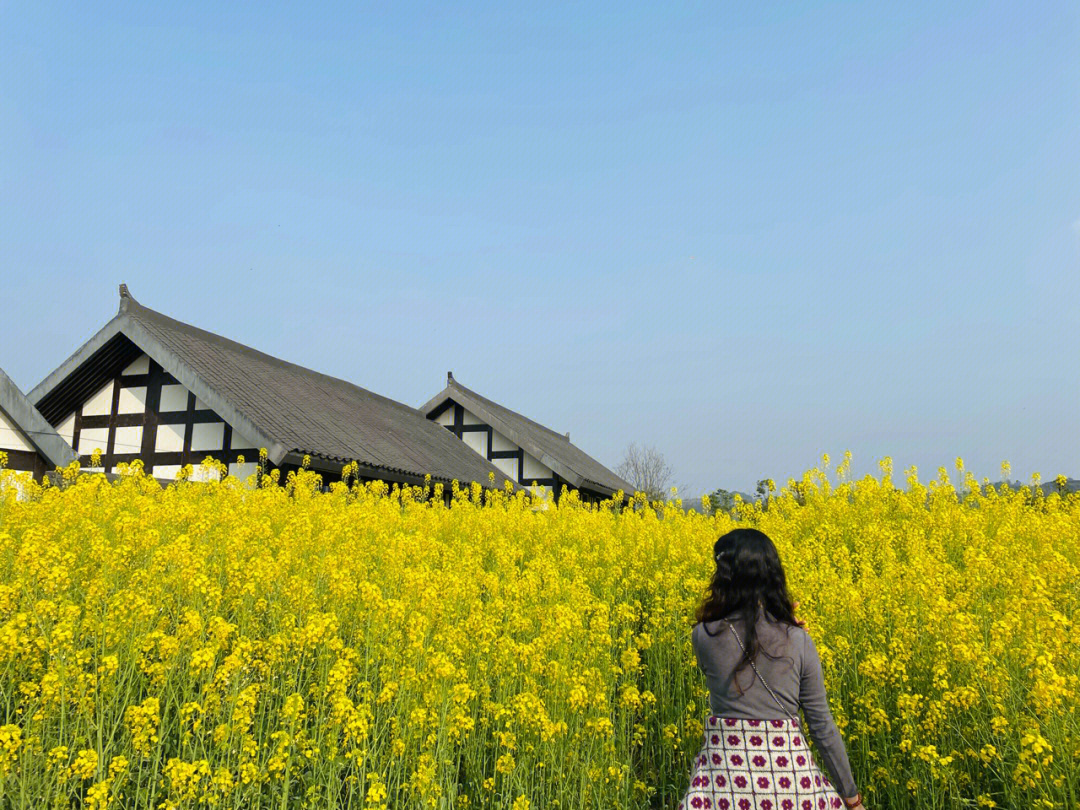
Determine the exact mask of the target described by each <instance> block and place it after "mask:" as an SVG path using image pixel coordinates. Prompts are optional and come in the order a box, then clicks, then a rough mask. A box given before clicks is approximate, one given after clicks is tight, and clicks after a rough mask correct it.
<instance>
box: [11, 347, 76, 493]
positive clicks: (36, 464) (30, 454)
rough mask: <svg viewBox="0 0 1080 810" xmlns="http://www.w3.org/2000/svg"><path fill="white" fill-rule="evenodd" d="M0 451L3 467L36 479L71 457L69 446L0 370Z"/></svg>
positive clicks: (68, 460) (65, 463) (65, 462)
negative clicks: (2, 456) (4, 463)
mask: <svg viewBox="0 0 1080 810" xmlns="http://www.w3.org/2000/svg"><path fill="white" fill-rule="evenodd" d="M0 452H3V453H4V454H5V455H6V456H7V468H8V469H9V470H19V471H21V472H29V473H32V474H33V476H34V478H38V479H40V478H41V477H42V476H44V475H45V473H47V472H49V471H50V470H53V469H55V468H56V467H66V466H67V465H68V464H70V463H71V462H73V461H74V460H75V451H74V450H72V449H71V447H70V445H68V444H67V442H65V441H64V440H63V439H62V438H60V436H59V434H58V433H57V432H56V430H55V429H54V428H53V426H52V425H50V424H49V423H48V422H47V421H46V420H45V417H43V416H42V415H41V414H40V413H39V412H38V409H37V408H35V407H34V406H33V405H31V404H30V400H28V399H27V398H26V397H25V396H24V395H23V392H22V391H20V390H19V387H18V386H17V385H15V383H14V382H12V380H11V378H10V377H8V375H7V374H5V373H4V372H3V370H2V369H0Z"/></svg>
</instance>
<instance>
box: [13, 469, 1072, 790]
mask: <svg viewBox="0 0 1080 810" xmlns="http://www.w3.org/2000/svg"><path fill="white" fill-rule="evenodd" d="M828 463H829V462H828V459H827V458H825V459H823V464H822V469H816V470H811V471H809V472H808V473H806V474H805V475H804V476H803V478H802V479H801V480H798V481H795V480H792V481H789V482H788V484H787V486H786V487H783V488H780V489H779V491H778V492H777V491H776V488H775V485H774V486H773V487H770V490H771V494H772V497H770V499H769V501H768V503H767V508H763V507H762V504H738V505H737V507H736V509H735V510H734V512H733V513H732V514H730V515H729V514H725V513H721V514H717V515H701V514H696V513H693V512H684V511H683V510H682V509H680V508H678V504H677V503H675V504H670V503H669V504H666V505H665V504H659V503H657V504H651V505H650V504H648V503H647V502H646V501H645V500H644V499H643V497H642V496H637V497H636V498H634V499H633V501H632V503H631V504H630V505H629V506H627V507H623V508H616V507H615V506H614V505H613V504H611V503H608V504H600V505H586V504H582V503H580V502H579V501H578V500H577V498H576V497H575V496H574V495H573V494H572V493H571V494H566V495H564V496H563V498H562V499H561V500H560V502H559V503H558V504H554V503H548V502H546V501H542V499H540V498H539V497H530V496H529V495H526V494H524V493H518V494H511V493H507V492H494V493H491V492H488V493H485V492H483V491H481V489H480V488H479V487H477V486H472V487H468V488H458V487H453V488H452V489H453V491H452V503H451V505H449V506H447V505H445V504H444V502H443V498H442V493H441V488H438V487H436V488H429V487H405V488H400V487H394V488H388V487H387V486H386V485H384V484H379V483H373V484H358V483H355V481H350V482H349V483H336V484H333V485H331V487H330V488H329V489H330V491H329V492H319V491H318V489H317V487H316V486H315V485H316V484H317V482H318V477H317V476H315V475H314V474H313V473H310V472H305V471H301V472H300V473H299V474H297V475H292V476H290V477H289V479H288V480H287V481H286V482H285V483H284V485H279V484H278V482H277V480H276V478H275V477H271V476H265V477H264V478H263V479H261V482H257V481H256V480H255V479H252V480H249V481H248V482H240V481H237V480H235V479H233V478H227V477H226V478H225V479H224V480H222V481H220V482H215V481H209V482H206V483H193V482H190V481H189V482H184V483H180V484H178V485H176V486H172V487H168V488H165V489H162V488H161V487H160V485H159V484H158V483H157V482H156V481H154V480H153V479H152V478H148V477H146V476H144V475H142V472H141V467H140V465H139V464H138V463H136V464H134V465H132V466H131V467H130V468H128V469H127V470H126V474H125V475H124V476H123V477H122V478H121V480H119V481H117V482H114V483H109V482H107V481H106V480H105V479H104V478H103V477H102V476H83V477H78V476H77V475H76V472H77V468H76V467H75V466H73V467H72V468H69V469H67V470H66V471H65V479H66V481H67V484H68V485H67V486H65V487H57V486H39V485H37V484H34V483H33V482H30V481H28V480H26V479H25V477H23V478H19V477H18V476H16V475H15V474H13V473H9V472H0V476H3V477H4V479H5V481H6V483H7V484H9V485H4V482H0V701H2V702H0V806H4V807H27V808H29V807H34V808H39V807H50V808H60V807H65V808H66V807H72V806H82V807H89V808H95V809H96V810H105V808H155V809H157V810H169V809H170V808H175V809H176V810H179V808H217V807H221V808H224V807H231V808H240V807H243V808H255V807H274V808H301V807H303V808H324V807H325V808H330V807H333V808H339V807H344V808H348V807H351V808H358V809H359V808H363V810H382V808H500V809H503V808H504V809H505V810H527V809H528V808H564V809H566V810H570V809H571V808H573V809H576V808H661V807H672V806H673V805H674V803H675V802H676V801H677V800H678V798H679V797H680V795H681V793H682V791H683V790H685V788H686V780H687V778H688V773H689V766H690V761H691V758H692V757H693V756H694V755H695V754H696V752H697V750H698V747H699V745H700V742H701V733H702V722H703V720H704V718H705V716H706V715H707V714H708V697H707V693H706V690H705V685H704V682H703V679H702V677H701V675H700V673H699V672H698V671H697V669H696V667H695V666H694V660H693V653H692V650H691V647H690V634H689V631H690V627H691V623H692V613H693V608H694V607H695V605H696V603H697V601H698V600H699V598H700V596H701V594H702V591H703V589H704V587H705V585H706V583H707V580H708V577H709V575H710V573H711V567H710V564H711V553H710V552H711V546H712V543H713V541H714V540H715V539H716V538H717V537H718V536H719V535H720V534H721V533H723V532H725V531H727V530H729V529H731V528H733V527H734V526H735V525H737V524H742V525H754V526H757V527H759V528H761V529H762V530H764V531H765V532H766V533H768V534H769V535H770V536H771V537H772V538H773V539H774V540H775V541H776V544H777V546H778V548H779V550H780V552H781V555H782V556H783V558H784V560H785V565H786V568H787V571H788V575H789V579H790V582H789V585H790V589H791V591H792V593H793V595H794V597H795V598H796V599H798V600H800V602H801V607H800V613H801V614H802V615H803V617H804V618H805V619H806V620H807V621H808V622H809V628H810V632H811V633H812V634H813V635H814V637H815V639H816V640H817V643H818V647H819V650H820V652H821V655H822V660H823V665H824V668H825V673H826V679H827V685H828V688H829V692H830V698H831V700H832V707H833V712H834V715H835V717H836V720H837V723H838V725H839V727H840V729H841V731H842V734H843V735H844V738H845V742H846V743H847V746H848V749H849V753H850V755H851V760H852V766H853V768H854V771H855V776H856V780H857V781H858V783H859V785H860V787H861V788H862V789H863V791H864V794H865V795H866V797H867V802H868V804H869V805H871V806H874V807H890V808H945V807H985V808H993V807H1000V808H1012V807H1075V806H1078V805H1080V778H1078V772H1080V771H1078V767H1077V766H1078V763H1080V715H1078V705H1080V701H1078V699H1077V695H1078V694H1080V683H1078V674H1077V673H1078V671H1080V643H1078V641H1077V633H1076V628H1075V626H1074V622H1075V621H1076V618H1077V608H1078V606H1080V550H1078V547H1077V539H1078V537H1080V496H1077V495H1070V496H1061V495H1058V494H1051V495H1049V496H1043V495H1041V494H1033V493H1032V492H1031V491H1030V490H1027V489H1016V490H1011V489H1008V488H1003V489H1002V490H1000V491H995V490H994V489H992V488H990V487H988V486H986V485H984V484H979V483H978V482H977V481H975V479H974V478H973V477H972V476H970V474H969V475H967V476H966V477H965V478H964V480H963V482H962V484H961V485H960V486H959V487H954V485H953V484H952V483H951V482H950V479H949V476H948V475H947V474H946V472H945V471H944V470H941V471H939V476H938V478H937V479H935V480H933V481H930V482H929V483H928V484H923V483H921V482H920V481H919V480H918V478H917V475H916V471H915V470H914V469H912V470H909V471H908V473H907V476H906V482H905V485H904V486H903V487H896V486H894V485H893V483H892V480H891V478H892V471H891V465H890V463H889V462H888V461H887V460H886V462H885V463H883V465H882V474H881V476H880V477H879V478H874V477H870V476H868V477H866V478H863V479H861V480H857V481H853V480H849V479H848V475H847V470H848V467H849V459H848V458H845V461H844V462H843V463H842V464H841V465H840V466H839V468H837V469H836V470H834V474H833V475H834V479H835V480H833V479H830V477H829V475H828V474H827V472H826V469H827V467H828ZM957 468H958V471H959V472H960V473H961V475H963V468H962V464H961V463H959V462H958V465H957ZM190 472H191V471H190V470H189V471H187V474H186V475H185V476H183V477H184V478H187V479H190V478H191V475H190ZM202 477H208V476H202ZM15 479H18V480H15Z"/></svg>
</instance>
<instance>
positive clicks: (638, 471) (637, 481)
mask: <svg viewBox="0 0 1080 810" xmlns="http://www.w3.org/2000/svg"><path fill="white" fill-rule="evenodd" d="M615 472H616V473H618V475H619V476H620V477H621V478H625V479H626V480H627V481H629V482H630V483H631V484H632V485H633V487H634V489H635V490H636V491H637V492H644V493H645V494H647V495H648V496H649V500H652V501H658V500H663V499H664V498H666V497H667V494H668V492H667V491H668V486H669V485H670V484H671V476H672V470H671V467H670V466H669V465H668V463H667V461H666V460H665V459H664V454H663V453H661V452H660V451H659V450H657V449H656V448H655V447H653V446H652V445H649V446H647V447H638V446H637V444H636V443H634V442H631V443H630V444H629V446H628V447H627V448H626V453H625V454H624V455H623V460H622V461H621V462H619V466H618V467H616V468H615Z"/></svg>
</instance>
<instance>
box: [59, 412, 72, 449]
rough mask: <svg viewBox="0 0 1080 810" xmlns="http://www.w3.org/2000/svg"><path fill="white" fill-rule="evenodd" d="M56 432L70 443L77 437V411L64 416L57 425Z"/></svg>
mask: <svg viewBox="0 0 1080 810" xmlns="http://www.w3.org/2000/svg"><path fill="white" fill-rule="evenodd" d="M56 432H57V433H59V434H60V436H61V437H62V438H63V439H64V441H65V442H67V443H68V444H69V445H70V444H71V442H72V440H73V439H74V437H75V413H74V411H73V412H71V413H69V414H68V415H67V416H65V417H64V421H62V422H61V423H60V424H59V425H57V426H56Z"/></svg>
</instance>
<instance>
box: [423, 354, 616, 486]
mask: <svg viewBox="0 0 1080 810" xmlns="http://www.w3.org/2000/svg"><path fill="white" fill-rule="evenodd" d="M420 410H421V411H423V412H424V413H425V414H426V415H427V417H428V419H431V420H433V421H435V422H437V423H438V424H442V425H443V427H444V428H446V429H447V430H449V431H450V432H451V433H453V434H454V435H455V436H457V437H458V438H459V439H463V437H464V435H465V434H466V433H474V432H486V434H487V438H486V447H483V448H478V447H476V445H473V444H471V443H470V445H469V446H470V447H474V449H476V451H477V452H478V453H479V454H480V455H482V456H484V457H485V458H487V459H488V460H489V461H496V460H502V459H517V481H518V483H519V484H522V485H523V486H527V485H529V484H531V483H533V482H534V481H535V483H537V484H542V485H544V486H548V487H551V488H552V489H553V491H554V492H555V494H556V497H558V496H559V495H560V494H561V491H562V488H563V487H564V486H565V487H566V488H568V489H574V490H577V492H578V493H579V495H580V497H581V498H582V500H586V501H600V500H604V499H606V498H610V497H612V496H613V495H615V494H616V493H618V492H619V491H620V490H621V491H622V493H623V497H624V498H625V497H628V495H629V494H632V493H633V487H632V485H631V484H630V483H629V482H627V481H625V480H623V479H622V478H621V477H620V476H618V475H617V474H616V473H614V472H612V471H611V470H609V469H608V468H606V467H604V465H602V464H601V463H600V462H598V461H597V460H596V459H594V458H592V457H591V456H589V455H588V454H586V453H585V452H583V451H582V450H581V449H580V448H578V447H577V446H575V445H573V444H571V443H570V434H569V433H565V434H563V433H556V432H555V431H552V430H551V429H550V428H547V427H545V426H544V425H541V424H540V423H538V422H534V421H533V420H531V419H528V418H527V417H524V416H522V415H521V414H519V413H516V412H514V411H512V410H510V409H509V408H506V407H504V406H502V405H500V404H499V403H497V402H494V401H492V400H489V399H487V398H485V397H482V396H480V395H479V394H477V393H476V392H474V391H471V390H469V389H468V388H466V387H465V386H463V385H461V384H460V383H459V382H457V381H456V380H455V379H454V375H453V374H452V373H447V375H446V387H445V388H444V389H443V390H442V391H441V392H440V393H438V394H436V395H435V396H434V397H432V398H431V399H430V400H428V402H427V403H425V404H424V405H421V406H420ZM466 412H467V413H469V414H471V416H472V417H473V418H474V419H475V420H476V423H475V424H471V425H467V424H465V420H464V416H465V413H466ZM448 413H450V414H452V417H451V418H450V419H447V418H446V417H447V414H448ZM496 434H498V435H499V436H501V437H502V438H503V439H505V440H506V441H507V442H508V443H510V444H511V445H513V447H514V448H515V449H514V450H495V449H494V444H493V442H494V436H495V435H496ZM527 456H531V457H532V458H535V459H536V461H537V462H538V463H539V464H541V465H543V466H544V467H545V468H547V469H548V470H550V474H549V475H548V476H547V477H544V478H536V479H533V478H530V477H529V476H527V475H526V474H525V469H524V465H525V458H526V457H527Z"/></svg>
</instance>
